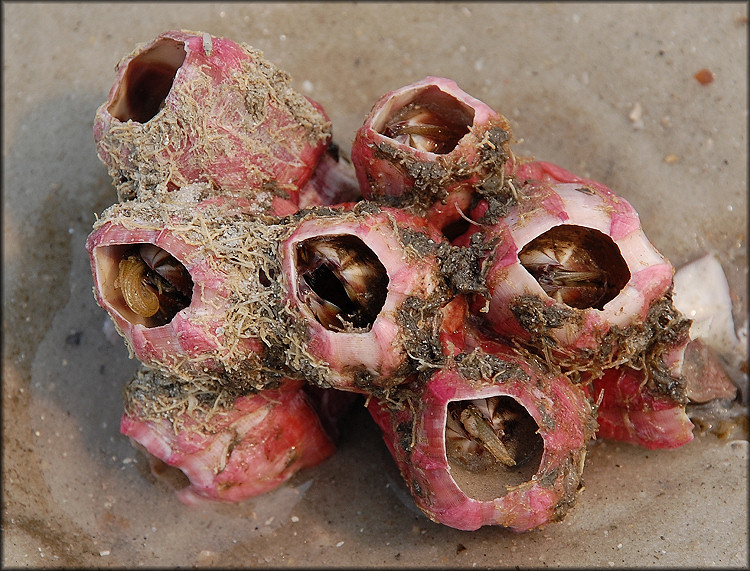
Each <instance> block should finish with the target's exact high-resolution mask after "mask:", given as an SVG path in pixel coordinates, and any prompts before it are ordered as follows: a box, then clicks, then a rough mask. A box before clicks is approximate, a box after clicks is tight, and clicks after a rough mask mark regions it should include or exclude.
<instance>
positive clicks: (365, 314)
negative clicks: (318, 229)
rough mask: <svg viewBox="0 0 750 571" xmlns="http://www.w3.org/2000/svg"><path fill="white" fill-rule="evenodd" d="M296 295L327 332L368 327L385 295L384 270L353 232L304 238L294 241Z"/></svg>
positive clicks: (385, 274) (376, 258)
mask: <svg viewBox="0 0 750 571" xmlns="http://www.w3.org/2000/svg"><path fill="white" fill-rule="evenodd" d="M295 265H296V271H297V276H298V277H297V284H296V287H297V296H298V297H299V299H300V300H302V302H303V303H304V304H305V305H306V306H307V307H308V308H309V309H310V311H311V312H312V314H313V315H314V316H315V319H316V320H317V321H318V322H320V323H321V325H323V326H324V327H325V328H326V329H328V330H331V331H350V330H353V329H354V330H359V331H369V330H370V328H371V327H372V324H373V323H374V321H375V319H376V318H377V316H378V314H379V313H380V310H381V309H382V308H383V304H384V303H385V298H386V296H387V294H388V274H387V273H386V269H385V267H384V266H383V264H382V263H381V262H380V260H379V259H378V257H377V256H376V255H375V253H374V252H373V251H372V250H371V249H370V248H369V247H367V245H366V244H365V243H364V242H363V241H362V240H361V239H359V238H357V237H356V236H352V235H346V234H343V235H334V236H321V237H317V238H309V239H307V240H304V241H302V242H300V243H299V244H297V246H296V259H295Z"/></svg>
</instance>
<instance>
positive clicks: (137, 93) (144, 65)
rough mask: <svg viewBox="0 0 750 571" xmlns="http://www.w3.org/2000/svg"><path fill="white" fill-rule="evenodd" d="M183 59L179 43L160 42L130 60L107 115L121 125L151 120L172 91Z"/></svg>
mask: <svg viewBox="0 0 750 571" xmlns="http://www.w3.org/2000/svg"><path fill="white" fill-rule="evenodd" d="M185 56H186V52H185V46H184V44H183V43H182V42H178V41H176V40H172V39H169V38H164V39H162V40H159V41H158V42H157V43H156V44H155V45H154V46H153V47H152V48H150V49H149V50H147V51H145V52H143V53H142V54H139V55H138V56H136V57H135V58H133V59H132V60H131V61H130V62H129V63H128V64H127V65H128V67H127V69H126V71H125V74H124V75H123V78H122V82H121V83H120V86H119V88H118V90H117V93H116V95H115V98H114V101H112V103H111V104H110V106H109V108H108V111H109V113H110V115H112V116H113V117H115V118H117V119H118V120H120V121H123V122H125V121H128V120H133V121H135V122H136V123H146V122H148V121H149V120H151V119H153V118H154V117H155V116H156V114H157V113H158V112H159V110H160V109H161V108H162V106H163V104H164V100H165V99H166V98H167V95H168V94H169V90H170V89H172V83H173V82H174V78H175V75H176V74H177V70H178V69H180V66H182V64H183V63H184V61H185Z"/></svg>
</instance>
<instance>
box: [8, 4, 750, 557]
mask: <svg viewBox="0 0 750 571" xmlns="http://www.w3.org/2000/svg"><path fill="white" fill-rule="evenodd" d="M2 8H3V75H4V77H3V80H4V81H3V111H4V113H3V166H4V168H3V185H2V188H3V446H2V449H3V465H2V467H3V522H2V526H3V529H2V535H3V544H2V551H3V555H2V556H3V565H4V566H5V567H17V566H34V567H42V566H44V567H48V566H75V567H107V566H118V567H135V566H139V565H142V566H148V567H154V566H170V567H174V566H212V565H216V566H222V567H227V566H246V567H253V566H275V567H280V566H287V565H290V566H291V565H293V566H318V567H320V566H339V565H343V566H354V565H357V566H404V567H407V566H409V567H411V566H420V567H425V566H441V567H443V566H449V567H459V566H460V567H464V566H465V567H472V566H476V567H505V566H526V567H528V566H534V567H538V566H564V567H571V566H575V567H581V566H595V567H599V568H601V567H605V568H606V567H613V566H614V567H623V566H638V567H643V566H670V567H673V566H682V565H684V566H689V567H695V566H707V565H718V566H721V567H733V566H740V567H747V565H748V549H747V547H748V546H747V444H748V443H747V441H745V440H734V441H733V440H731V439H723V440H721V439H718V438H716V437H715V436H713V435H711V434H708V435H703V436H700V435H699V436H698V437H697V438H696V439H695V440H694V441H693V442H692V443H690V444H689V445H687V446H685V447H683V448H681V449H678V450H674V451H647V450H642V449H638V448H635V447H632V446H628V445H621V444H617V443H614V442H597V443H595V444H594V445H593V446H592V447H591V450H590V454H589V456H588V458H587V464H586V470H585V472H584V477H585V483H586V489H585V491H584V493H583V495H582V496H581V498H580V501H579V503H578V505H577V507H576V509H575V510H574V511H573V512H572V513H571V514H570V515H569V517H568V518H567V519H566V520H565V521H564V522H562V523H561V524H557V525H552V526H548V527H547V528H545V529H543V530H540V531H536V532H532V533H529V534H525V535H517V534H514V533H511V532H508V531H506V530H503V529H499V528H483V529H481V530H479V531H477V532H472V533H466V532H459V531H456V530H453V529H450V528H446V527H442V526H439V525H437V524H434V523H432V522H430V521H429V520H427V519H426V518H425V517H424V516H422V515H421V514H420V513H419V512H418V511H416V509H415V508H413V506H411V504H410V500H409V499H408V498H406V497H405V496H404V494H405V492H404V491H403V488H402V487H401V484H400V479H399V477H398V474H397V473H396V472H395V470H394V469H393V468H392V466H391V464H390V459H389V457H388V455H387V452H386V451H385V447H384V445H383V444H382V442H381V441H380V438H379V435H378V432H377V429H376V428H375V427H374V425H373V424H372V423H371V422H370V420H369V417H368V416H367V414H366V413H363V411H362V410H359V409H358V410H356V411H355V412H354V413H353V415H352V417H351V419H350V426H351V429H350V431H349V432H348V433H347V434H346V436H345V438H344V441H343V442H342V443H341V447H340V450H339V451H338V453H337V454H336V455H335V456H334V457H333V458H332V459H330V460H329V461H327V462H326V463H324V464H323V465H321V466H319V467H317V468H314V469H311V470H308V471H305V472H303V473H302V474H299V475H298V476H297V477H295V478H294V479H293V480H292V481H291V482H290V483H289V485H286V486H284V487H282V488H281V489H279V490H278V491H277V492H274V493H273V494H269V495H267V496H262V497H260V498H258V499H257V500H252V501H249V502H246V503H244V504H242V505H235V506H221V507H215V508H202V509H197V510H196V509H190V508H187V507H185V506H183V505H181V504H180V503H179V502H178V501H177V500H176V499H175V497H174V496H173V495H172V493H171V491H170V489H169V488H168V487H167V486H166V485H165V484H163V483H160V482H156V481H154V480H153V478H152V477H151V476H150V475H149V473H148V469H147V465H146V462H145V459H144V457H143V456H141V455H140V454H139V453H136V451H135V450H134V449H133V448H132V447H131V446H130V444H129V443H128V442H127V441H126V440H125V439H124V438H123V437H122V436H120V434H119V431H118V423H119V417H120V414H121V411H122V405H121V396H120V391H121V388H122V386H123V385H124V384H125V383H126V382H127V381H128V380H129V379H130V377H131V375H132V373H133V371H134V370H135V368H136V362H135V361H132V360H129V359H128V356H127V351H126V350H125V347H124V344H122V343H121V342H120V341H119V340H118V339H116V340H115V341H114V342H112V341H109V340H108V339H107V338H106V337H105V335H104V334H103V325H104V323H105V320H106V319H107V317H106V314H105V313H104V311H103V310H101V309H100V308H98V307H97V306H96V304H95V302H94V299H93V296H92V293H91V287H92V283H93V282H92V279H91V274H90V268H89V265H88V259H87V255H86V252H85V250H84V242H85V239H86V236H87V234H88V233H89V231H90V229H91V224H92V222H93V220H94V214H95V213H99V212H101V211H102V210H103V209H104V208H105V207H106V206H108V205H109V204H111V203H112V202H114V201H115V194H114V190H113V188H112V186H111V183H110V180H109V177H108V175H107V173H106V170H105V168H104V167H103V166H102V165H101V164H100V163H99V160H98V158H97V157H96V154H95V149H94V143H93V138H92V135H91V128H92V122H93V117H94V112H95V110H96V108H97V107H98V106H99V105H100V104H101V103H103V102H104V101H105V100H106V96H107V93H108V91H109V89H110V87H111V85H112V82H113V81H114V66H115V64H116V63H117V61H118V60H119V59H120V58H121V57H123V56H125V55H126V54H128V53H129V52H130V51H131V50H132V49H133V48H134V47H135V45H136V44H137V43H140V42H147V41H150V40H151V39H153V38H154V37H155V36H156V35H158V34H159V33H161V32H162V31H165V30H167V29H172V28H187V29H192V30H199V31H207V32H210V33H212V34H214V35H218V36H225V37H228V38H230V39H233V40H235V41H244V42H247V43H249V44H251V45H252V46H254V47H256V48H259V49H261V50H263V52H264V54H265V56H266V57H267V58H268V59H270V60H271V61H273V62H274V63H276V64H277V65H278V66H279V67H281V68H282V69H285V70H286V71H288V72H289V73H290V74H291V75H292V77H293V78H294V86H295V88H296V89H298V90H300V91H302V92H303V93H305V94H306V95H309V96H311V97H312V98H314V99H316V100H317V101H318V102H320V103H321V104H322V105H323V106H324V108H325V109H326V110H327V112H328V114H329V115H330V117H331V119H332V121H333V125H334V138H335V140H336V141H337V142H338V143H339V144H340V145H341V147H342V148H344V149H345V150H347V149H348V148H349V146H350V145H351V141H352V138H353V135H354V132H355V131H356V129H357V128H358V127H359V126H360V125H361V123H362V120H363V119H364V116H365V115H366V113H367V112H368V111H369V109H370V107H371V106H372V104H373V103H374V102H375V101H376V99H377V98H378V97H379V96H380V95H381V94H383V93H385V92H387V91H390V90H392V89H395V88H397V87H400V86H403V85H406V84H408V83H411V82H413V81H416V80H418V79H421V78H422V77H424V76H426V75H442V76H445V77H450V78H452V79H454V80H456V81H457V82H458V84H459V85H460V86H461V87H462V88H463V89H464V90H465V91H467V92H468V93H470V94H472V95H474V96H475V97H477V98H479V99H481V100H483V101H485V102H487V103H488V104H489V105H490V106H492V107H493V108H495V109H497V110H498V111H500V112H501V113H503V114H504V115H506V116H507V117H508V119H509V120H510V122H511V126H512V128H513V131H514V134H515V137H516V139H518V140H520V142H519V144H517V145H516V147H515V150H516V152H518V153H521V154H527V155H535V156H536V157H537V158H540V159H544V160H548V161H552V162H555V163H557V164H560V165H561V166H564V167H566V168H568V169H569V170H572V171H574V172H576V173H578V174H581V175H583V176H587V177H591V178H594V179H597V180H600V181H602V182H604V183H606V184H608V185H609V186H610V187H612V188H613V189H614V190H615V191H616V192H618V193H619V194H621V195H623V196H624V197H626V198H627V199H628V200H629V201H630V202H631V203H632V204H633V205H634V206H635V207H636V209H637V210H638V211H639V212H640V214H641V219H642V223H643V226H644V229H645V231H646V234H647V235H648V236H649V237H650V239H651V240H652V242H653V243H654V244H655V245H656V246H657V248H659V249H660V251H661V252H662V253H663V254H665V255H666V256H667V257H668V258H669V259H670V260H671V261H672V262H673V264H674V265H675V266H678V267H679V266H680V265H682V264H684V263H686V262H689V261H690V260H693V259H695V258H696V257H698V256H700V255H701V254H703V253H706V252H711V251H712V252H716V253H717V254H718V255H719V257H720V259H721V261H722V265H723V267H724V270H725V272H726V273H727V276H728V278H729V281H730V285H731V287H732V290H733V292H734V296H735V297H734V302H735V304H734V312H735V315H736V317H737V318H738V319H740V320H742V321H744V320H745V319H746V316H747V298H746V295H745V292H746V288H747V247H746V240H747V234H746V230H747V119H748V117H747V81H748V77H747V69H748V66H747V64H748V62H747V38H748V36H747V34H748V31H747V5H746V4H744V3H733V4H732V3H725V4H722V3H712V4H710V5H709V4H701V3H685V4H680V3H669V4H658V5H649V4H642V3H633V4H627V3H626V4H607V5H604V4H571V3H565V4H505V3H498V4H495V3H481V4H473V3H462V4H451V3H440V4H429V3H414V4H410V3H399V4H397V3H383V4H379V3H363V4H349V3H333V4H318V3H300V4H285V3H270V4H263V3H248V4H244V3H229V4H218V3H217V4H203V3H189V4H174V3H164V4H148V3H132V4H131V3H114V4H106V3H83V4H76V3H54V4H43V3H8V2H6V3H3V6H2ZM702 68H707V69H709V70H711V71H712V72H713V74H714V75H715V80H714V81H713V83H711V84H709V85H701V84H700V83H699V82H698V81H696V79H695V78H694V74H695V73H696V72H697V71H698V70H700V69H702ZM667 157H669V158H667ZM665 158H666V160H665Z"/></svg>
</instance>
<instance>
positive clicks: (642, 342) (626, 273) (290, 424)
mask: <svg viewBox="0 0 750 571" xmlns="http://www.w3.org/2000/svg"><path fill="white" fill-rule="evenodd" d="M290 83H291V80H290V78H289V76H288V75H287V74H286V73H284V72H283V71H281V70H279V69H277V68H276V67H275V66H274V65H273V64H271V63H270V62H268V61H267V60H265V59H264V58H263V56H262V54H261V53H260V52H259V51H257V50H254V49H253V48H251V47H249V46H247V45H245V44H235V43H234V42H231V41H229V40H226V39H224V38H218V37H213V36H210V35H209V34H205V33H201V32H189V31H170V32H165V33H164V34H162V35H160V36H159V37H158V38H156V39H155V40H153V41H152V42H151V43H149V44H146V45H143V46H139V47H138V48H137V49H136V50H135V51H134V52H133V53H132V54H130V55H129V56H127V57H126V58H124V59H123V60H122V61H121V62H120V64H119V66H118V68H117V79H116V82H115V84H114V85H113V87H112V90H111V92H110V95H109V99H108V101H107V102H106V103H105V104H104V105H102V106H101V107H100V108H99V110H98V111H97V114H96V120H95V128H94V136H95V139H96V143H97V151H98V154H99V157H100V158H101V160H102V162H103V163H104V164H105V165H106V166H107V167H108V169H109V173H110V174H111V176H112V180H113V184H114V186H115V188H116V191H117V197H118V202H117V203H116V204H113V205H112V206H110V207H109V208H108V209H106V210H105V211H104V212H103V213H102V215H101V216H100V217H99V218H98V219H97V221H96V223H95V225H94V229H93V231H92V233H91V235H90V236H89V239H88V242H87V249H88V251H89V254H90V257H91V264H92V272H93V276H94V282H95V288H94V290H95V295H96V299H97V301H98V303H99V304H100V305H101V306H102V307H103V308H104V309H106V310H107V311H108V313H109V314H110V316H111V317H112V319H113V320H114V322H115V324H116V326H117V329H118V331H119V332H120V333H121V334H122V336H123V337H124V339H125V341H126V343H127V345H128V347H129V349H130V351H131V353H132V354H133V356H135V357H136V358H137V359H138V360H139V361H141V368H140V369H139V371H138V373H137V374H136V376H135V378H134V379H133V380H132V381H131V383H130V384H129V385H128V387H126V390H125V413H124V415H123V419H122V432H123V433H124V434H126V435H127V436H129V437H130V438H131V439H133V441H134V442H136V443H138V444H139V445H141V446H143V447H144V448H146V450H148V451H149V452H150V453H151V454H152V455H153V456H155V457H156V458H158V459H159V460H160V461H163V462H166V463H167V464H169V465H171V466H175V467H177V468H180V469H181V470H183V472H184V473H185V474H186V476H187V477H188V479H189V480H190V486H189V487H188V488H187V489H186V490H183V491H182V492H181V497H182V499H184V500H185V501H196V499H197V498H208V499H211V500H223V501H240V500H242V499H245V498H247V497H251V496H253V495H256V494H258V493H263V492H265V491H268V490H269V489H272V488H273V487H275V486H278V485H280V484H281V483H282V482H283V481H285V480H286V479H288V478H289V477H290V476H291V475H292V474H293V473H294V472H295V471H296V470H298V469H302V468H304V467H306V466H311V465H314V464H316V463H318V462H320V461H322V460H324V459H325V458H326V457H328V456H329V455H330V454H332V453H333V441H334V438H333V436H332V435H331V432H330V428H331V426H333V425H335V423H336V421H337V420H338V419H339V418H340V417H341V415H342V411H345V410H346V407H347V406H348V405H349V404H351V402H352V399H353V397H354V396H356V395H364V396H365V399H366V400H365V402H366V406H367V407H368V410H369V411H370V413H371V414H372V416H373V418H374V419H375V421H376V422H377V424H378V425H379V426H380V428H381V429H382V433H383V436H384V438H385V441H386V444H387V445H388V447H389V449H390V451H391V453H392V455H393V457H394V460H395V461H396V463H397V464H398V466H399V469H400V470H401V473H402V475H403V476H404V480H405V482H406V484H407V486H408V487H409V489H410V490H411V492H412V495H413V497H414V501H415V502H416V504H417V505H418V506H419V507H420V508H421V509H422V510H423V511H424V512H425V513H426V514H427V515H428V516H429V517H430V518H432V519H433V520H434V521H437V522H440V523H443V524H446V525H450V526H452V527H456V528H459V529H467V530H470V529H477V528H478V527H481V526H483V525H503V526H507V527H509V528H511V529H514V530H516V531H525V530H528V529H532V528H535V527H539V526H543V525H545V524H547V523H549V522H553V521H558V520H560V519H561V518H562V517H564V515H565V514H566V513H567V511H568V510H569V508H570V507H571V506H573V505H574V503H575V501H576V498H577V496H578V494H579V493H580V490H581V487H582V486H581V476H582V472H583V466H584V461H585V456H586V449H587V446H588V444H589V442H590V441H591V440H592V439H593V438H594V437H595V435H596V433H597V418H598V415H599V414H600V412H601V411H602V410H605V411H610V412H611V411H616V412H617V414H619V415H620V419H621V420H620V424H619V425H618V424H617V422H616V421H613V420H612V419H616V418H617V414H609V415H608V416H607V419H608V422H607V424H606V428H605V432H602V430H601V428H600V431H599V436H600V437H602V436H607V437H612V438H620V439H622V440H627V441H630V442H635V443H637V444H641V445H644V446H649V447H674V446H679V445H682V444H685V443H686V442H688V441H689V440H690V439H691V438H692V432H691V428H692V424H691V423H690V420H689V418H688V417H687V415H686V414H685V403H686V401H687V396H686V391H685V383H684V381H683V379H682V376H681V368H682V362H683V354H684V351H685V347H686V346H687V343H688V341H689V337H688V328H689V326H690V322H689V320H688V319H686V318H685V317H684V316H682V315H681V314H680V313H679V312H678V311H676V310H675V308H674V306H673V304H672V302H671V295H672V275H673V270H672V267H671V265H670V264H669V262H668V261H667V260H665V259H664V258H663V257H662V256H661V254H660V253H659V252H658V251H657V250H656V249H655V248H654V247H653V245H652V244H651V243H650V242H649V241H648V239H647V238H646V237H645V235H644V233H643V231H642V229H641V226H640V222H639V219H638V215H637V213H636V212H635V210H634V209H633V208H632V206H631V205H630V204H629V203H628V202H627V201H626V200H625V199H623V198H622V197H620V196H617V195H616V194H615V193H614V192H612V190H610V189H609V188H607V187H606V186H604V185H602V184H601V183H597V182H595V181H591V180H587V179H584V178H580V177H578V176H576V175H574V174H572V173H570V172H568V171H566V170H564V169H562V168H560V167H557V166H555V165H552V164H550V163H545V162H541V161H535V160H530V159H525V158H522V157H518V156H516V155H515V154H514V153H513V151H512V150H511V143H512V141H513V136H512V133H511V130H510V126H509V123H508V121H507V120H506V119H505V117H503V116H502V115H501V114H499V113H497V112H496V111H494V110H493V109H492V108H490V107H489V106H488V105H486V104H485V103H483V102H482V101H479V100H478V99H476V98H474V97H472V96H470V95H469V94H467V93H466V92H464V91H463V90H462V89H460V88H459V87H458V85H456V83H455V82H453V81H451V80H448V79H445V78H440V77H427V78H424V79H423V80H421V81H418V82H415V83H413V84H411V85H408V86H405V87H403V88H401V89H397V90H395V91H393V92H391V93H388V94H386V95H384V96H383V97H381V99H380V100H378V101H377V102H376V103H375V105H374V106H373V108H372V110H371V111H370V113H369V114H368V115H367V117H366V119H365V121H364V123H363V125H362V127H361V128H360V129H359V130H358V131H357V133H356V136H355V138H354V143H353V146H352V149H351V160H350V159H348V158H347V157H346V156H345V155H344V153H343V152H341V151H340V150H339V149H338V147H337V146H336V145H335V144H334V143H333V142H332V140H331V136H332V131H331V124H330V121H329V120H328V118H327V116H326V114H325V112H324V110H323V109H322V107H321V106H320V105H318V104H317V103H315V102H314V101H312V100H310V99H308V98H305V97H303V96H301V95H299V94H297V93H296V92H294V91H293V90H292V88H291V87H290ZM633 380H635V381H633ZM323 394H325V395H327V396H326V397H325V398H323V397H322V396H321V395H323ZM332 395H333V396H332ZM336 402H338V403H339V406H332V403H336ZM664 411H668V413H667V414H665V413H664ZM655 433H658V434H659V435H660V436H659V438H658V439H657V438H654V437H653V436H652V435H653V434H655ZM280 435H283V438H282V437H281V436H280ZM260 451H262V453H260ZM248 466H251V467H252V469H249V468H248ZM199 467H200V468H208V469H207V470H206V469H200V470H199V469H197V468H199Z"/></svg>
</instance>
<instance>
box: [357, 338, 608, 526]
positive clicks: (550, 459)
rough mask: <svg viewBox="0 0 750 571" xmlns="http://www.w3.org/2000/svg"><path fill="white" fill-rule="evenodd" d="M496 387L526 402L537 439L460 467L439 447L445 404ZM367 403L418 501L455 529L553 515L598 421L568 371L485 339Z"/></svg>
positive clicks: (572, 494)
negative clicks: (488, 465)
mask: <svg viewBox="0 0 750 571" xmlns="http://www.w3.org/2000/svg"><path fill="white" fill-rule="evenodd" d="M498 396H500V397H504V398H509V399H512V400H513V401H515V403H517V405H520V406H521V407H523V410H525V414H526V415H527V416H528V417H530V418H531V419H533V422H534V423H536V425H537V427H538V431H537V432H538V438H540V441H537V440H535V439H530V440H528V441H525V442H524V445H525V446H527V447H529V448H530V449H529V454H528V459H527V461H526V463H522V464H519V466H500V467H499V468H497V469H495V470H486V471H476V472H472V471H467V470H466V469H465V468H464V467H463V466H462V465H461V464H458V463H455V462H453V461H451V460H450V455H449V453H448V450H447V448H446V423H447V419H448V408H449V405H450V404H451V403H452V402H456V401H465V400H469V401H473V400H475V399H482V398H489V397H498ZM368 410H369V411H370V413H371V415H372V416H373V418H374V419H375V421H376V422H377V423H378V425H379V426H380V428H381V429H382V431H383V438H384V440H385V443H386V445H387V446H388V449H389V451H390V452H391V455H392V456H393V458H394V460H395V461H396V464H397V465H398V467H399V469H400V471H401V475H402V476H403V478H404V481H405V483H406V485H407V486H408V487H409V489H410V491H411V493H412V497H413V499H414V501H415V503H416V504H417V506H418V507H419V508H420V509H421V510H422V511H423V512H424V513H425V514H426V515H427V516H428V517H429V518H430V519H432V520H433V521H435V522H437V523H441V524H444V525H448V526H450V527H454V528H456V529H462V530H475V529H478V528H480V527H482V526H485V525H501V526H505V527H509V528H510V529H512V530H514V531H527V530H530V529H533V528H536V527H540V526H544V525H546V524H548V523H550V522H555V521H560V520H561V519H562V518H563V517H564V516H565V515H566V513H567V512H568V510H569V509H570V508H571V507H572V506H573V505H574V504H575V502H576V498H577V496H578V494H579V492H580V488H581V475H582V472H583V464H584V460H585V457H586V447H587V445H588V442H589V440H590V439H591V438H592V437H593V434H594V430H595V427H596V423H595V420H594V414H593V411H592V408H591V406H590V404H589V401H588V399H587V398H586V395H585V394H584V393H583V391H581V390H580V389H579V388H578V387H577V386H575V385H573V384H571V383H570V382H569V381H568V380H567V379H566V378H565V376H563V375H560V376H553V375H551V374H549V373H546V372H544V371H543V369H541V368H539V367H536V366H535V365H534V364H533V363H532V362H530V361H528V360H525V359H523V358H519V357H518V355H514V354H513V352H512V351H511V350H510V349H508V348H505V347H503V346H501V345H498V344H496V343H494V342H491V341H485V342H483V343H482V346H481V347H479V348H477V349H475V350H473V351H470V352H468V353H461V354H459V355H457V356H455V357H454V358H453V359H451V360H450V362H449V364H448V365H447V366H446V367H444V368H442V369H440V370H439V371H436V372H435V373H434V374H433V375H432V376H431V377H430V378H429V380H427V382H426V383H425V384H424V386H422V387H417V388H415V389H414V393H413V397H412V398H409V397H407V398H406V400H405V402H404V403H402V405H401V407H400V408H393V407H391V406H389V404H388V403H387V402H386V401H377V400H376V399H371V400H370V401H369V404H368Z"/></svg>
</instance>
